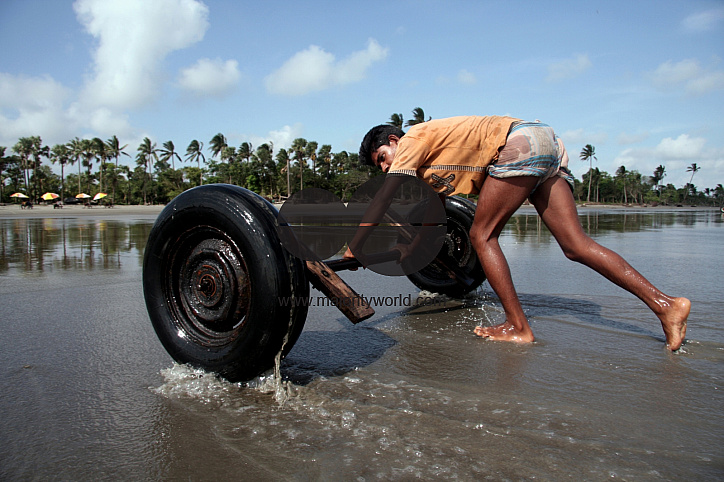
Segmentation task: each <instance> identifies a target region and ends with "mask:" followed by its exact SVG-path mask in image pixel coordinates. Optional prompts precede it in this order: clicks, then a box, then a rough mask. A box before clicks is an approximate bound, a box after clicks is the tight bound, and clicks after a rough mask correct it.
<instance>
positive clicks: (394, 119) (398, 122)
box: [388, 114, 404, 129]
mask: <svg viewBox="0 0 724 482" xmlns="http://www.w3.org/2000/svg"><path fill="white" fill-rule="evenodd" d="M388 124H389V125H391V126H395V127H397V128H398V129H402V126H403V124H404V121H403V119H402V114H392V115H391V116H390V121H389V122H388Z"/></svg>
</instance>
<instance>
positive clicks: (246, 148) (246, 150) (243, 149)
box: [236, 142, 254, 164]
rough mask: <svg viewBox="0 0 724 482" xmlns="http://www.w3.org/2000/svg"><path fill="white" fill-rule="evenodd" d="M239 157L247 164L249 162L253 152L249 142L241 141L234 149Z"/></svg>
mask: <svg viewBox="0 0 724 482" xmlns="http://www.w3.org/2000/svg"><path fill="white" fill-rule="evenodd" d="M236 152H237V154H238V156H239V158H240V159H244V160H245V161H246V162H247V164H248V163H249V159H251V155H252V154H253V152H254V151H253V150H252V147H251V143H250V142H242V143H241V145H240V146H239V149H238V150H237V151H236Z"/></svg>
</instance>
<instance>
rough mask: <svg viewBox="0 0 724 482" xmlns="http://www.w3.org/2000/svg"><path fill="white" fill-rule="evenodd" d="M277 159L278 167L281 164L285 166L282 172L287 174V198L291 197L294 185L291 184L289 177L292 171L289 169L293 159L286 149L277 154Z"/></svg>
mask: <svg viewBox="0 0 724 482" xmlns="http://www.w3.org/2000/svg"><path fill="white" fill-rule="evenodd" d="M275 159H276V161H277V165H279V164H283V165H284V167H283V168H282V170H281V172H282V173H284V172H286V173H287V196H291V190H292V184H291V181H290V177H289V176H290V174H291V173H290V171H291V169H289V163H290V162H291V158H290V157H289V152H288V151H287V150H286V149H279V152H277V155H276V158H275Z"/></svg>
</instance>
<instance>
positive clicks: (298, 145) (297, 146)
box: [292, 137, 307, 190]
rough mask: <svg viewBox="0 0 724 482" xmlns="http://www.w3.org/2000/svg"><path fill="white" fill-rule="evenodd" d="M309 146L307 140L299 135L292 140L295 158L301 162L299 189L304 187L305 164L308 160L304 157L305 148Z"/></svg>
mask: <svg viewBox="0 0 724 482" xmlns="http://www.w3.org/2000/svg"><path fill="white" fill-rule="evenodd" d="M306 147H307V140H306V139H304V138H302V137H297V138H296V139H294V141H293V142H292V151H294V159H295V160H296V161H297V163H298V164H299V189H300V190H301V189H304V166H305V165H306V163H307V162H306V161H305V159H304V152H305V148H306Z"/></svg>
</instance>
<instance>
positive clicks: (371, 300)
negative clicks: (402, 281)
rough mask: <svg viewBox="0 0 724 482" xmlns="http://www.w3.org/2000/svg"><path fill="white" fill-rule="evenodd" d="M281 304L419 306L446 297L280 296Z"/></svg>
mask: <svg viewBox="0 0 724 482" xmlns="http://www.w3.org/2000/svg"><path fill="white" fill-rule="evenodd" d="M278 301H279V304H280V305H281V306H307V307H312V306H365V305H369V306H419V305H425V306H430V305H437V304H440V305H444V304H445V302H446V299H445V298H444V297H442V298H436V297H426V296H418V297H417V298H413V297H412V295H411V294H408V295H401V294H400V295H397V296H362V295H360V296H344V297H335V296H330V297H327V296H306V297H304V296H280V297H279V298H278Z"/></svg>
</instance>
